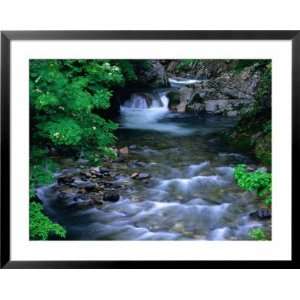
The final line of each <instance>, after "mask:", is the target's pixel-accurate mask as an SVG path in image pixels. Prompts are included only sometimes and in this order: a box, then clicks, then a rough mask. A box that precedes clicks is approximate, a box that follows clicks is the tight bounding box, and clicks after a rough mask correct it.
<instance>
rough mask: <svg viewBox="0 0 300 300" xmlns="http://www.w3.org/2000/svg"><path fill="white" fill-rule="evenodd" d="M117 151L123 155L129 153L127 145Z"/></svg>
mask: <svg viewBox="0 0 300 300" xmlns="http://www.w3.org/2000/svg"><path fill="white" fill-rule="evenodd" d="M119 153H120V154H123V155H127V154H128V153H129V150H128V147H123V148H120V149H119Z"/></svg>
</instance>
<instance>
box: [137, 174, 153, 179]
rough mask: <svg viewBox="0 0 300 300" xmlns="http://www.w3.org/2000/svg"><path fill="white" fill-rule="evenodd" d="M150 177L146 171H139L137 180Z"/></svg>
mask: <svg viewBox="0 0 300 300" xmlns="http://www.w3.org/2000/svg"><path fill="white" fill-rule="evenodd" d="M150 177H151V175H150V174H148V173H140V174H139V175H138V176H137V179H139V180H144V179H148V178H150Z"/></svg>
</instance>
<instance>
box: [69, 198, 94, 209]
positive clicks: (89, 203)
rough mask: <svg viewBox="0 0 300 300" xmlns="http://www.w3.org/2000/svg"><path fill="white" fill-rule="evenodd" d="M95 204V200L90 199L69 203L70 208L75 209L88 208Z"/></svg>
mask: <svg viewBox="0 0 300 300" xmlns="http://www.w3.org/2000/svg"><path fill="white" fill-rule="evenodd" d="M93 205H94V201H93V200H91V199H89V200H81V201H78V202H73V203H71V204H70V205H69V208H74V209H78V208H88V207H91V206H93Z"/></svg>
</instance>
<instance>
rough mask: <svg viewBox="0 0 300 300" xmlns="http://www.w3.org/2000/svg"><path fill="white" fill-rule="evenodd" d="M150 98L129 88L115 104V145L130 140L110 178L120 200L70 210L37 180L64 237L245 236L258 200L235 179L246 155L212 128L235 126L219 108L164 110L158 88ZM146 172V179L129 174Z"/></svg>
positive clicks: (252, 223)
mask: <svg viewBox="0 0 300 300" xmlns="http://www.w3.org/2000/svg"><path fill="white" fill-rule="evenodd" d="M153 95H154V97H153V99H152V102H151V103H150V104H149V101H147V99H146V98H145V97H143V96H142V95H138V94H134V95H132V97H131V98H130V99H129V100H128V101H126V102H125V103H124V105H123V106H122V107H121V117H120V120H119V123H120V129H119V131H118V134H117V135H118V143H119V146H120V147H121V146H129V154H128V158H127V163H126V164H124V163H123V164H122V163H116V164H115V166H116V168H119V169H122V172H121V173H122V175H119V176H117V177H116V178H115V182H116V183H118V184H124V185H126V186H127V188H126V189H125V190H124V191H122V192H121V199H120V200H119V201H118V202H115V203H110V202H106V203H105V204H104V205H103V206H101V207H100V208H96V207H89V208H80V209H75V210H70V209H67V208H66V207H64V206H63V205H62V204H61V203H59V200H57V197H56V195H55V193H54V192H53V189H54V187H53V186H51V187H43V188H41V189H39V191H38V194H39V197H40V199H41V200H42V201H43V202H44V205H45V209H46V211H47V213H48V214H49V215H50V216H52V217H54V218H55V220H57V221H59V222H60V223H61V224H62V225H64V226H66V228H67V230H68V238H69V239H83V240H97V239H98V240H245V239H249V236H248V232H249V230H250V229H251V228H253V227H267V226H268V224H267V223H265V222H263V221H256V220H252V219H251V218H250V217H249V213H251V212H253V211H255V210H256V209H257V208H258V202H257V200H256V199H255V195H254V194H252V193H249V192H244V191H242V190H241V189H240V188H238V187H237V186H236V184H235V183H234V180H233V171H234V166H235V165H236V164H238V163H250V162H251V160H250V159H249V158H248V157H246V156H243V155H241V154H240V153H236V152H234V151H233V150H232V149H229V148H227V147H226V146H225V145H224V144H223V143H222V142H221V141H220V140H219V139H218V138H216V137H215V136H214V135H213V134H214V133H217V132H219V131H221V130H226V129H228V128H230V127H232V126H234V124H235V122H236V120H235V119H233V118H225V117H222V116H209V115H204V116H197V117H196V116H193V115H189V114H178V113H173V112H169V110H168V98H167V96H166V95H165V92H164V91H155V93H153ZM135 172H136V173H141V172H142V173H147V174H149V175H150V176H151V178H150V179H146V180H138V179H134V178H131V175H132V173H135Z"/></svg>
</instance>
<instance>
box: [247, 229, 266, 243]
mask: <svg viewBox="0 0 300 300" xmlns="http://www.w3.org/2000/svg"><path fill="white" fill-rule="evenodd" d="M248 235H249V237H250V238H251V239H252V240H255V241H264V240H266V239H267V235H266V233H265V232H264V230H263V229H262V228H259V227H256V228H252V229H251V230H250V231H249V233H248Z"/></svg>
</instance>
